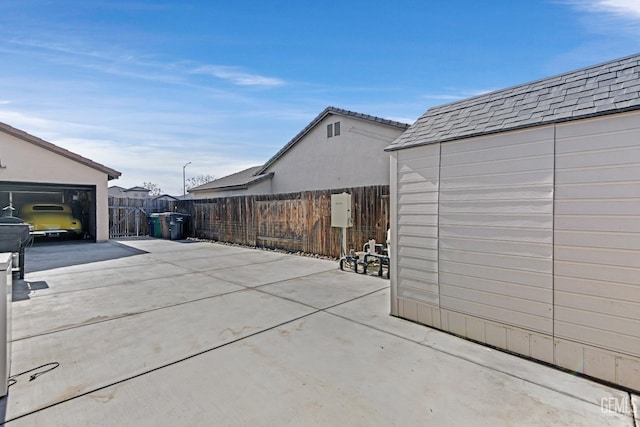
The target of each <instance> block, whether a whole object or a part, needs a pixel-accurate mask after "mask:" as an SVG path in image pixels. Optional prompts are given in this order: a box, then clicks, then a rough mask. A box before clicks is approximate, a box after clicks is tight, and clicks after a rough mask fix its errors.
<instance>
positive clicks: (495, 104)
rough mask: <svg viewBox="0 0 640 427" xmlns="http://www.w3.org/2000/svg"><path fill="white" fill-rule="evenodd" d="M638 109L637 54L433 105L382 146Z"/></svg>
mask: <svg viewBox="0 0 640 427" xmlns="http://www.w3.org/2000/svg"><path fill="white" fill-rule="evenodd" d="M638 109H640V54H636V55H632V56H629V57H626V58H621V59H617V60H615V61H611V62H607V63H604V64H600V65H594V66H592V67H587V68H583V69H581V70H577V71H572V72H569V73H566V74H561V75H558V76H555V77H549V78H546V79H542V80H537V81H534V82H531V83H527V84H523V85H520V86H514V87H511V88H507V89H503V90H499V91H496V92H491V93H487V94H484V95H480V96H476V97H473V98H469V99H465V100H462V101H458V102H454V103H451V104H446V105H442V106H439V107H434V108H431V109H430V110H428V111H427V112H426V113H425V114H424V115H422V116H421V117H420V118H419V119H418V120H417V121H416V122H415V123H414V124H413V125H412V126H411V127H410V128H409V129H408V130H407V131H406V132H405V133H404V134H402V135H401V136H400V137H398V138H397V139H396V140H395V141H394V142H393V143H392V144H391V145H390V146H389V147H387V151H393V150H399V149H402V148H407V147H414V146H418V145H425V144H432V143H436V142H445V141H452V140H456V139H462V138H469V137H472V136H479V135H486V134H491V133H497V132H504V131H508V130H515V129H522V128H527V127H533V126H540V125H544V124H550V123H560V122H566V121H569V120H576V119H582V118H587V117H594V116H600V115H606V114H612V113H619V112H624V111H631V110H638Z"/></svg>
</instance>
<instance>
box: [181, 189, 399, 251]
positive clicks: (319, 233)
mask: <svg viewBox="0 0 640 427" xmlns="http://www.w3.org/2000/svg"><path fill="white" fill-rule="evenodd" d="M342 192H347V193H350V194H351V202H352V207H351V209H352V210H351V212H352V217H353V227H350V228H348V229H347V249H354V250H362V245H363V244H364V243H366V242H367V241H368V240H369V239H376V241H378V242H383V243H384V242H385V240H386V232H387V229H388V227H389V186H388V185H380V186H371V187H358V188H346V189H339V190H322V191H304V192H301V193H287V194H269V195H256V196H235V197H222V198H216V199H206V200H192V201H190V202H191V206H190V207H189V209H188V211H187V212H185V213H190V214H191V218H192V220H193V228H192V229H193V232H194V235H195V237H199V238H204V239H211V240H217V241H222V242H231V243H239V244H244V245H250V246H259V247H269V248H278V249H285V250H290V251H300V252H306V253H312V254H319V255H326V256H334V257H337V256H339V254H340V229H338V228H334V227H331V194H338V193H342ZM185 207H186V206H185Z"/></svg>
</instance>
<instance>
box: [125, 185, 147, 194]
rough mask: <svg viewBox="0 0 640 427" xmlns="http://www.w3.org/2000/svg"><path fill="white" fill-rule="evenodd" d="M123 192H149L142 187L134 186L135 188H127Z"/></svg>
mask: <svg viewBox="0 0 640 427" xmlns="http://www.w3.org/2000/svg"><path fill="white" fill-rule="evenodd" d="M124 191H146V192H147V193H148V192H149V191H151V190H149V189H148V188H144V187H140V186H135V187H131V188H127V189H126V190H124Z"/></svg>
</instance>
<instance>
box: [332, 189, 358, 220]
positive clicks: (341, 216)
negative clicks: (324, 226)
mask: <svg viewBox="0 0 640 427" xmlns="http://www.w3.org/2000/svg"><path fill="white" fill-rule="evenodd" d="M331 226H332V227H341V228H347V227H352V226H353V220H352V219H351V194H348V193H342V194H332V195H331Z"/></svg>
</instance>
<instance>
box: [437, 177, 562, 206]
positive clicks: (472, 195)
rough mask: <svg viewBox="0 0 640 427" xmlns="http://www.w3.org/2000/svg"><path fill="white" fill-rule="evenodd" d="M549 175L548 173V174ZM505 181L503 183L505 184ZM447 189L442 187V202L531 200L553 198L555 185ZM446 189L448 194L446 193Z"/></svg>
mask: <svg viewBox="0 0 640 427" xmlns="http://www.w3.org/2000/svg"><path fill="white" fill-rule="evenodd" d="M549 173H550V172H549ZM547 174H548V173H547ZM504 182H505V181H502V183H504ZM471 188H472V187H469V188H458V187H454V188H446V187H444V186H443V187H442V188H441V189H442V190H443V191H441V193H440V202H448V201H450V200H488V199H491V200H514V199H519V200H530V199H534V200H535V199H542V200H544V199H549V198H550V197H552V196H553V185H552V183H551V181H550V182H549V183H546V184H543V185H537V186H536V185H524V186H522V187H517V186H513V187H510V186H504V187H492V188H473V191H470V190H471ZM445 189H446V192H445V191H444V190H445Z"/></svg>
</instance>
